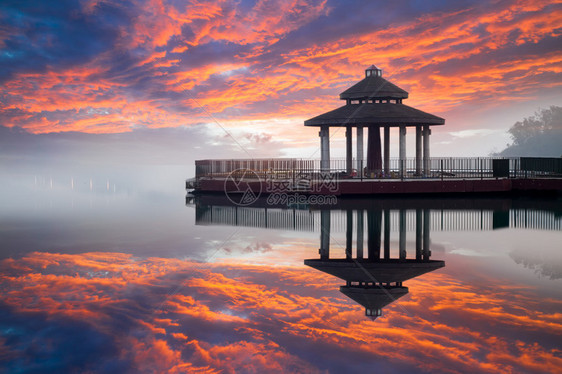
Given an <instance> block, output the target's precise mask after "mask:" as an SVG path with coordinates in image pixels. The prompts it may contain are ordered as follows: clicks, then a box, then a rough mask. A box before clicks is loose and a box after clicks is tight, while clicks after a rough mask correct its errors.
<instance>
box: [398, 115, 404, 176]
mask: <svg viewBox="0 0 562 374" xmlns="http://www.w3.org/2000/svg"><path fill="white" fill-rule="evenodd" d="M399 135H400V136H399V140H400V143H399V149H398V151H399V156H400V157H399V159H400V177H404V175H405V174H406V126H404V125H400V128H399Z"/></svg>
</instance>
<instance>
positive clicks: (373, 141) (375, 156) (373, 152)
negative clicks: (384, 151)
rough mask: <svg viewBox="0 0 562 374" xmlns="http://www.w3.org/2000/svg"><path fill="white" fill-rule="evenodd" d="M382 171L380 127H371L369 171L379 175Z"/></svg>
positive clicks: (368, 150)
mask: <svg viewBox="0 0 562 374" xmlns="http://www.w3.org/2000/svg"><path fill="white" fill-rule="evenodd" d="M381 170H382V158H381V131H380V127H379V126H369V139H368V141H367V171H368V172H369V174H370V173H375V175H378V174H379V173H380V172H381Z"/></svg>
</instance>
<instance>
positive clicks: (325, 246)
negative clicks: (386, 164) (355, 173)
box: [304, 209, 445, 318]
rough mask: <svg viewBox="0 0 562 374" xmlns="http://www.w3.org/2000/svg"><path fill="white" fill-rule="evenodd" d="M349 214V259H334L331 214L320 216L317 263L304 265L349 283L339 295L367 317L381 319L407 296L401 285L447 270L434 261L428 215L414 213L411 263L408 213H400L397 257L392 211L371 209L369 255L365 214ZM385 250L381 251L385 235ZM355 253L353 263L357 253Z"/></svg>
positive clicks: (361, 211) (351, 212) (368, 233)
mask: <svg viewBox="0 0 562 374" xmlns="http://www.w3.org/2000/svg"><path fill="white" fill-rule="evenodd" d="M355 213H356V222H357V224H356V225H354V224H353V216H354V211H352V210H347V211H346V216H347V217H346V218H347V219H346V220H345V222H346V224H345V228H346V240H345V258H330V237H331V227H332V225H331V214H330V211H329V210H322V211H321V212H320V229H321V232H320V249H319V251H318V252H319V254H320V258H319V259H309V260H304V264H305V265H308V266H310V267H313V268H315V269H317V270H320V271H322V272H324V273H327V274H330V275H333V276H335V277H338V278H340V279H342V280H344V281H345V283H346V284H345V286H341V287H340V291H341V292H342V293H343V294H344V295H346V296H348V297H349V298H351V299H352V300H354V301H356V302H357V303H359V304H361V305H362V306H364V307H365V315H366V316H368V317H371V318H377V317H378V316H380V315H381V313H382V308H383V307H384V306H386V305H388V304H390V303H392V302H393V301H395V300H396V299H398V298H400V297H402V296H404V295H405V294H407V293H408V288H407V287H403V286H402V282H404V281H407V280H408V279H412V278H415V277H418V276H420V275H422V274H425V273H428V272H430V271H434V270H436V269H439V268H441V267H443V266H445V262H444V261H439V260H430V256H431V250H430V249H429V246H430V240H429V236H430V233H429V228H430V219H429V210H425V211H422V210H421V209H416V215H415V226H416V253H415V258H408V256H407V253H406V210H404V209H401V210H400V215H399V220H398V225H399V233H400V234H399V242H398V249H399V251H398V258H392V256H391V252H390V226H391V221H390V211H389V210H384V212H383V210H382V209H370V210H367V214H366V216H367V239H368V245H367V253H366V255H367V256H365V253H364V251H363V236H364V235H363V228H364V211H363V210H357V211H355ZM383 224H384V241H383V243H384V245H383V246H382V247H383V248H382V249H383V251H382V252H381V236H383V230H382V227H383ZM354 228H356V229H357V236H356V241H355V245H356V250H355V251H354V250H353V229H354ZM354 252H355V258H354V256H353V253H354Z"/></svg>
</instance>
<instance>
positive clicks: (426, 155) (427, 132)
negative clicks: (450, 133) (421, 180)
mask: <svg viewBox="0 0 562 374" xmlns="http://www.w3.org/2000/svg"><path fill="white" fill-rule="evenodd" d="M429 135H431V130H430V129H429V125H425V126H424V127H423V174H424V175H425V176H426V177H428V176H430V174H431V165H430V159H429V158H430V155H429Z"/></svg>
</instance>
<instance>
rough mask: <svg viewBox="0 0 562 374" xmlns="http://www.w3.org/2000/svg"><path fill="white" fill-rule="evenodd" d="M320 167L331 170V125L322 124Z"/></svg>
mask: <svg viewBox="0 0 562 374" xmlns="http://www.w3.org/2000/svg"><path fill="white" fill-rule="evenodd" d="M318 135H319V136H320V169H321V170H322V171H330V127H329V126H326V125H324V126H321V127H320V132H319V134H318Z"/></svg>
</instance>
